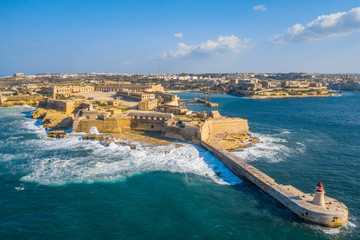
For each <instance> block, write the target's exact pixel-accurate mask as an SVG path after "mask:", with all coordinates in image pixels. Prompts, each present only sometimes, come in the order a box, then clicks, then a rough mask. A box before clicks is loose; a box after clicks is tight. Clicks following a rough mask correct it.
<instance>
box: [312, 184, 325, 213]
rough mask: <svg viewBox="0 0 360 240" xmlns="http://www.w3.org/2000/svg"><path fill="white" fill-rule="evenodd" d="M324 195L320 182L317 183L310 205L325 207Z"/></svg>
mask: <svg viewBox="0 0 360 240" xmlns="http://www.w3.org/2000/svg"><path fill="white" fill-rule="evenodd" d="M324 195H325V191H324V186H323V185H322V183H321V182H319V183H318V185H316V188H315V196H314V199H313V200H312V204H314V205H319V206H322V207H325V197H324Z"/></svg>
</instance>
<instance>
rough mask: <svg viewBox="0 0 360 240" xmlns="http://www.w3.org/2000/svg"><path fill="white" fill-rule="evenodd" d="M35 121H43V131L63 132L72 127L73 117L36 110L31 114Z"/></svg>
mask: <svg viewBox="0 0 360 240" xmlns="http://www.w3.org/2000/svg"><path fill="white" fill-rule="evenodd" d="M31 115H32V117H33V118H35V119H43V121H42V124H43V126H44V128H45V129H49V128H51V129H54V130H65V129H67V128H69V127H71V126H72V123H73V119H74V115H73V114H68V113H65V112H59V111H56V110H52V109H43V108H37V109H36V110H35V111H33V112H32V113H31Z"/></svg>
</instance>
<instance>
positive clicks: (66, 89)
mask: <svg viewBox="0 0 360 240" xmlns="http://www.w3.org/2000/svg"><path fill="white" fill-rule="evenodd" d="M94 90H95V87H94V86H52V87H47V88H43V89H42V90H41V92H42V93H45V94H51V95H59V94H62V95H66V96H68V95H71V94H72V93H79V92H91V91H94Z"/></svg>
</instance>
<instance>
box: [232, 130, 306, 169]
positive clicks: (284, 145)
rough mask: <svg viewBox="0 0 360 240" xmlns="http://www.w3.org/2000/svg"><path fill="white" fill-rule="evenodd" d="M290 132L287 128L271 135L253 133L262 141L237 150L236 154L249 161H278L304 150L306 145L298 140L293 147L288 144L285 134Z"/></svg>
mask: <svg viewBox="0 0 360 240" xmlns="http://www.w3.org/2000/svg"><path fill="white" fill-rule="evenodd" d="M289 134H290V132H289V131H287V130H283V131H281V132H280V133H279V134H271V135H270V134H259V133H251V135H253V136H254V137H256V138H258V139H259V140H260V142H259V143H255V144H253V145H252V146H251V147H249V148H245V149H243V150H242V151H240V152H235V155H237V156H239V157H241V158H242V159H244V160H245V161H248V162H252V161H257V160H261V159H262V160H265V161H267V162H271V163H276V162H281V161H284V160H285V159H286V158H287V157H288V156H290V155H291V154H294V153H299V152H300V153H301V152H304V151H305V145H304V144H303V143H300V142H296V143H295V144H293V145H292V146H291V147H289V146H288V145H289V144H288V140H287V139H286V138H285V137H284V135H289Z"/></svg>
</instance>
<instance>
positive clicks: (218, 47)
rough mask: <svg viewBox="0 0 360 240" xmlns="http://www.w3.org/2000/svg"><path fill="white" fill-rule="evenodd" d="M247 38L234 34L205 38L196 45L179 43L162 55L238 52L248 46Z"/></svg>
mask: <svg viewBox="0 0 360 240" xmlns="http://www.w3.org/2000/svg"><path fill="white" fill-rule="evenodd" d="M249 47H250V46H249V39H243V40H241V39H239V38H237V37H236V36H234V35H231V36H220V37H219V38H218V39H217V40H216V41H211V40H207V41H206V42H203V43H200V44H198V45H186V44H185V43H179V44H178V46H177V48H176V49H174V50H170V52H169V53H164V54H163V56H164V57H167V56H171V57H175V58H176V57H183V56H189V55H192V54H193V55H195V54H212V53H226V52H227V53H229V52H230V53H231V52H240V51H242V50H245V49H247V48H249Z"/></svg>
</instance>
